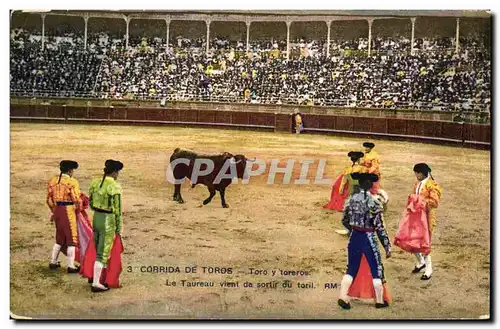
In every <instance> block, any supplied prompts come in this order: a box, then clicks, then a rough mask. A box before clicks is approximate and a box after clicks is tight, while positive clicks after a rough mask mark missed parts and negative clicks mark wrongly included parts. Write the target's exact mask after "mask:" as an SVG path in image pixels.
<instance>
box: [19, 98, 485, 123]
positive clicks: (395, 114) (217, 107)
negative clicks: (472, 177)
mask: <svg viewBox="0 0 500 329" xmlns="http://www.w3.org/2000/svg"><path fill="white" fill-rule="evenodd" d="M10 101H11V104H12V105H14V104H15V105H39V104H49V105H52V106H57V105H59V106H63V105H65V106H70V107H71V106H76V107H78V106H82V107H87V106H88V107H96V108H97V107H115V108H122V107H128V108H157V109H159V110H161V109H165V107H162V106H161V105H160V102H159V100H154V101H153V100H130V99H128V100H120V99H99V98H78V97H67V98H55V97H53V98H50V97H37V98H30V97H16V96H14V97H12V96H11V98H10ZM166 108H168V109H177V110H204V111H238V112H268V113H284V114H291V113H293V112H294V111H295V110H299V111H300V112H301V113H304V114H328V115H342V116H356V117H369V118H374V117H380V118H397V119H413V120H438V121H451V122H453V121H455V119H456V118H457V117H461V120H463V121H465V122H472V123H483V124H489V123H490V121H489V120H490V117H489V113H485V112H477V111H475V112H474V111H470V112H466V111H459V112H457V111H440V110H429V109H426V110H417V109H403V108H396V109H388V108H363V107H335V106H308V105H291V104H282V105H276V104H251V103H220V102H215V101H213V102H208V101H203V102H196V101H169V102H168V105H167V106H166Z"/></svg>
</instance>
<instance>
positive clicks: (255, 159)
mask: <svg viewBox="0 0 500 329" xmlns="http://www.w3.org/2000/svg"><path fill="white" fill-rule="evenodd" d="M245 160H247V161H248V162H255V160H257V158H253V160H250V159H247V158H245Z"/></svg>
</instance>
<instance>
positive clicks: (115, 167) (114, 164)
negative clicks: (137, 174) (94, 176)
mask: <svg viewBox="0 0 500 329" xmlns="http://www.w3.org/2000/svg"><path fill="white" fill-rule="evenodd" d="M104 166H105V167H106V168H107V169H109V170H112V171H119V170H122V169H123V163H121V162H120V161H115V160H111V159H110V160H106V162H105V163H104Z"/></svg>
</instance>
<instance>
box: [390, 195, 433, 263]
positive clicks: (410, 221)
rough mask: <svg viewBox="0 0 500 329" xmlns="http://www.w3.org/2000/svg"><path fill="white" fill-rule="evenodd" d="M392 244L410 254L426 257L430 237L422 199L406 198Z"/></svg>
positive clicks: (418, 197)
mask: <svg viewBox="0 0 500 329" xmlns="http://www.w3.org/2000/svg"><path fill="white" fill-rule="evenodd" d="M394 244H395V245H396V246H398V247H399V248H401V249H403V250H406V251H408V252H411V253H422V254H424V255H428V254H429V253H430V251H431V236H430V232H429V222H428V218H427V212H426V211H425V208H424V207H423V205H422V197H420V196H418V195H416V194H411V195H410V196H409V197H408V202H407V204H406V208H405V211H404V213H403V218H402V219H401V221H400V222H399V229H398V232H397V233H396V236H395V237H394Z"/></svg>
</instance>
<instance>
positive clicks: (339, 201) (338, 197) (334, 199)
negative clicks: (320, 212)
mask: <svg viewBox="0 0 500 329" xmlns="http://www.w3.org/2000/svg"><path fill="white" fill-rule="evenodd" d="M343 178H344V174H341V175H339V176H338V177H337V179H336V180H335V183H333V187H332V194H331V195H330V202H328V203H327V204H325V205H324V206H323V208H325V209H330V210H337V211H342V210H344V203H345V200H347V198H348V197H349V181H347V183H346V185H345V187H344V193H343V194H340V193H339V187H340V184H341V183H342V179H343Z"/></svg>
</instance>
